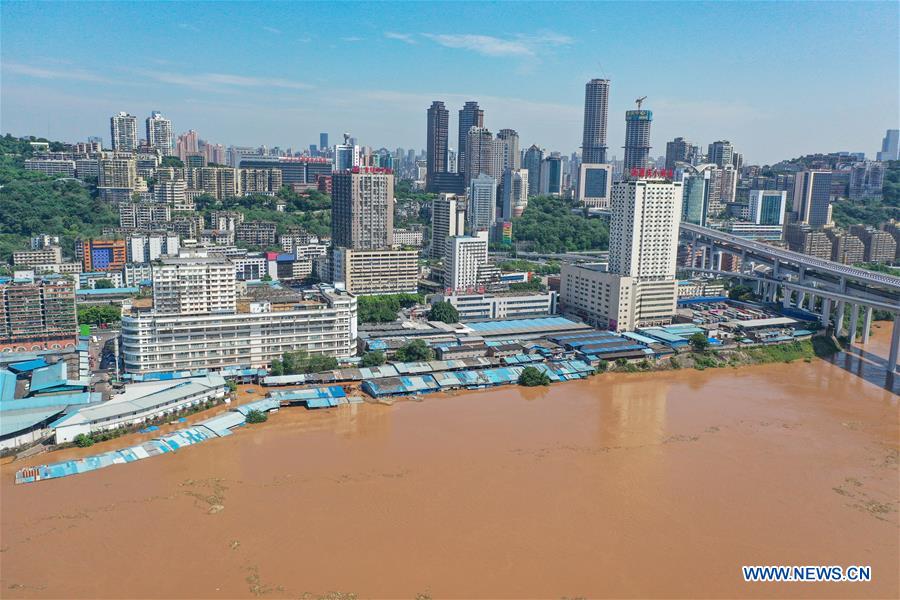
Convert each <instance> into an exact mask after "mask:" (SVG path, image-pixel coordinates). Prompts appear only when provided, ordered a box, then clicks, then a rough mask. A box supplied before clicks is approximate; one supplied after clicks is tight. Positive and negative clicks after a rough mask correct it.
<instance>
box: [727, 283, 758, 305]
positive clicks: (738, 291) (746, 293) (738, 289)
mask: <svg viewBox="0 0 900 600" xmlns="http://www.w3.org/2000/svg"><path fill="white" fill-rule="evenodd" d="M728 297H729V298H730V299H731V300H740V301H742V302H748V301H750V300H753V298H754V294H753V288H751V287H750V286H748V285H743V284H737V285H733V286H731V288H730V289H729V290H728Z"/></svg>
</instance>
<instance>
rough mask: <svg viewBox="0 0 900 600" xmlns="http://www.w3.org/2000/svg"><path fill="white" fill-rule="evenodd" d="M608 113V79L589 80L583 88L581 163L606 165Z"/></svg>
mask: <svg viewBox="0 0 900 600" xmlns="http://www.w3.org/2000/svg"><path fill="white" fill-rule="evenodd" d="M608 112H609V79H591V80H590V81H588V82H587V83H586V84H585V86H584V131H583V134H582V139H581V159H582V162H586V163H591V164H604V163H606V119H607V114H608Z"/></svg>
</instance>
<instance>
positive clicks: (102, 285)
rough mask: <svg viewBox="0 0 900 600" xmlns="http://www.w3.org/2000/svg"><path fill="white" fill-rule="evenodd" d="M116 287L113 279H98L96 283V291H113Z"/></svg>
mask: <svg viewBox="0 0 900 600" xmlns="http://www.w3.org/2000/svg"><path fill="white" fill-rule="evenodd" d="M114 287H115V286H114V285H113V282H112V280H111V279H98V280H97V281H95V282H94V289H95V290H111V289H113V288H114Z"/></svg>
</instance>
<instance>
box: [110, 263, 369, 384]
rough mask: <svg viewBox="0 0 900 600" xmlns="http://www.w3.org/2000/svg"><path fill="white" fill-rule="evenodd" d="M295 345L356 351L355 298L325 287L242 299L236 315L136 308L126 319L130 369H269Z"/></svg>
mask: <svg viewBox="0 0 900 600" xmlns="http://www.w3.org/2000/svg"><path fill="white" fill-rule="evenodd" d="M154 283H155V281H154ZM294 350H304V351H306V352H309V353H311V354H325V355H328V356H334V357H338V358H348V357H350V356H353V355H354V354H355V352H356V298H355V297H354V296H352V295H350V294H347V293H346V292H341V291H337V290H332V289H326V288H321V289H316V290H308V291H305V292H303V294H302V295H300V297H298V298H296V299H293V300H290V301H284V302H277V303H275V302H271V303H270V302H254V303H249V304H243V303H242V304H241V305H240V306H239V307H238V310H236V311H233V312H225V313H218V314H215V313H206V314H190V315H183V314H178V313H161V312H158V311H155V310H152V309H151V310H141V309H135V308H132V309H131V311H130V312H129V313H128V314H125V315H123V317H122V356H123V361H124V365H125V371H126V372H129V373H148V372H154V371H171V370H185V369H198V368H205V369H211V370H218V369H222V368H224V367H233V366H246V367H252V368H266V367H269V366H270V365H271V364H272V360H274V359H276V358H279V359H280V358H281V357H282V355H283V354H284V353H285V352H288V351H294Z"/></svg>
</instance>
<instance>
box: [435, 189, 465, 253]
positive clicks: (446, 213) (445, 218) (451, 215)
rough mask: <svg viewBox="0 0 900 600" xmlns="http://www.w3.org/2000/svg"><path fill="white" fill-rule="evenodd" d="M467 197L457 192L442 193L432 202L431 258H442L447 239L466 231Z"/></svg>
mask: <svg viewBox="0 0 900 600" xmlns="http://www.w3.org/2000/svg"><path fill="white" fill-rule="evenodd" d="M465 223H466V199H465V198H464V197H460V196H457V195H456V194H440V195H439V196H438V197H437V198H435V199H434V200H433V201H432V202H431V258H435V259H441V258H444V254H445V252H446V250H447V239H448V238H451V237H453V236H457V235H462V234H463V233H464V232H465V226H466V225H465Z"/></svg>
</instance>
